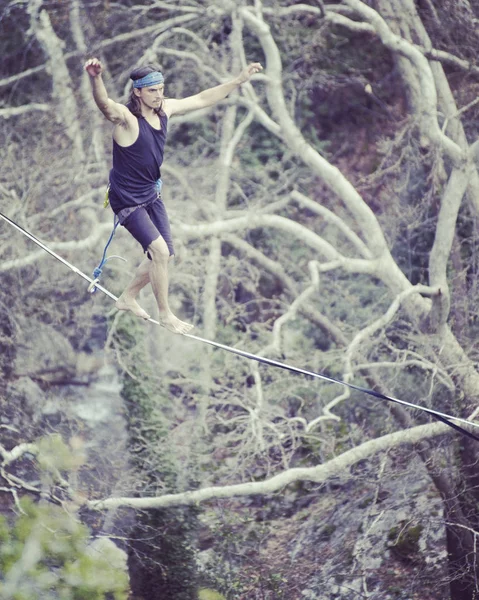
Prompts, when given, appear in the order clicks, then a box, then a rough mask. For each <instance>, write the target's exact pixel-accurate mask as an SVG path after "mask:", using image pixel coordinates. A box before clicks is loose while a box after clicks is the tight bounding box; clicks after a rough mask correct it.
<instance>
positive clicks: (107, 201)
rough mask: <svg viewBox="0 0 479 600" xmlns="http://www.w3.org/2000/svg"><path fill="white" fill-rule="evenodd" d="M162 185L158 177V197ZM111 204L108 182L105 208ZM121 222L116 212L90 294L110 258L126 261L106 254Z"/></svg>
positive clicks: (94, 289)
mask: <svg viewBox="0 0 479 600" xmlns="http://www.w3.org/2000/svg"><path fill="white" fill-rule="evenodd" d="M162 186H163V181H162V180H161V178H160V179H157V180H156V181H155V190H156V194H157V198H160V196H161V188H162ZM109 205H110V184H108V186H107V188H106V192H105V198H104V201H103V208H107V207H108V206H109ZM135 208H138V207H135ZM119 224H120V218H119V217H118V215H116V214H115V216H114V218H113V229H112V231H111V233H110V237H109V238H108V241H107V243H106V245H105V248H104V249H103V255H102V257H101V261H100V264H99V265H98V267H97V268H96V269H95V270H94V271H93V282H92V283H90V285H89V286H88V291H89V292H90V294H94V293H95V292H96V290H97V289H98V285H97V283H98V282H99V281H100V277H101V274H102V271H103V267H104V266H105V264H106V263H107V262H108V261H109V260H111V259H112V258H118V259H119V260H122V261H123V262H126V260H125V259H124V258H123V257H121V256H117V255H116V254H113V255H112V256H109V257H108V258H107V256H106V253H107V250H108V246H109V245H110V244H111V242H112V240H113V237H114V235H115V232H116V228H117V227H118V225H119Z"/></svg>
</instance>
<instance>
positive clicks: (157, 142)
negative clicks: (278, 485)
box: [85, 58, 263, 334]
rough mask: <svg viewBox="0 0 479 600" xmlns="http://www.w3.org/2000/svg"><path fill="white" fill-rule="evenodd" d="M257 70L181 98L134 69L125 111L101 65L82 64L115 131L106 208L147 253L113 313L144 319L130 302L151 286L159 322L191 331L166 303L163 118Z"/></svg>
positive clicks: (205, 102) (202, 103)
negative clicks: (113, 95) (106, 82)
mask: <svg viewBox="0 0 479 600" xmlns="http://www.w3.org/2000/svg"><path fill="white" fill-rule="evenodd" d="M262 68H263V67H262V66H261V64H260V63H251V64H249V65H248V66H247V67H246V68H245V69H244V70H243V71H242V72H241V73H240V74H239V75H238V77H236V78H235V79H232V80H231V81H229V82H227V83H223V84H221V85H218V86H216V87H213V88H210V89H207V90H204V91H203V92H200V93H199V94H196V95H194V96H189V97H187V98H182V99H175V98H165V97H164V79H163V75H162V73H161V72H160V71H157V70H156V69H155V68H153V67H149V66H148V67H143V68H139V69H135V70H134V71H133V72H132V73H131V74H130V79H132V80H133V89H132V92H131V94H130V102H129V103H128V104H127V105H126V106H125V105H123V104H119V103H117V102H114V101H113V100H111V99H110V98H109V97H108V94H107V91H106V88H105V85H104V83H103V80H102V71H103V68H102V64H101V62H100V61H99V60H98V59H97V58H92V59H90V60H88V61H87V62H86V63H85V70H86V71H87V73H88V75H89V76H90V82H91V85H92V91H93V97H94V99H95V102H96V105H97V106H98V108H99V109H100V110H101V112H102V113H103V114H104V115H105V117H106V118H107V119H108V120H109V121H111V122H112V123H113V124H114V126H115V127H114V129H113V168H112V170H111V171H110V185H109V200H110V205H111V207H112V209H113V211H114V212H115V213H116V214H117V215H118V218H119V220H120V223H121V225H123V226H124V227H125V228H126V229H127V230H128V231H129V232H130V233H131V234H132V235H133V237H134V238H135V239H136V240H137V241H138V242H139V243H140V244H141V245H142V247H143V250H144V251H145V252H146V253H147V258H146V259H145V260H143V262H142V263H141V264H140V266H139V267H138V269H137V271H136V274H135V276H134V278H133V280H132V281H131V282H130V284H129V285H128V286H127V288H126V289H125V291H124V292H123V293H122V294H121V296H120V297H119V298H118V301H117V303H116V307H117V308H118V309H119V310H129V311H131V312H132V313H133V314H135V315H137V316H138V317H141V318H143V319H149V315H148V314H147V313H146V311H145V310H143V308H141V306H140V305H139V304H138V303H137V301H136V298H137V296H138V293H139V292H140V290H141V289H142V288H143V287H145V286H146V285H147V284H148V283H151V287H152V289H153V293H154V295H155V298H156V302H157V304H158V309H159V312H160V323H161V324H162V325H163V326H164V327H166V328H167V329H169V330H170V331H173V332H174V333H180V334H184V333H187V332H188V331H190V330H191V329H192V327H193V326H192V325H190V324H189V323H185V322H183V321H180V319H178V318H177V317H176V316H175V315H174V314H173V313H172V312H171V310H170V307H169V304H168V260H169V259H170V258H171V256H173V255H174V249H173V244H172V240H171V234H170V225H169V222H168V216H167V214H166V210H165V207H164V205H163V201H162V199H161V195H160V192H159V189H161V179H160V166H161V164H162V162H163V151H164V146H165V141H166V133H167V125H168V119H169V118H170V117H171V116H172V115H175V114H184V113H187V112H190V111H193V110H198V109H201V108H206V107H208V106H212V105H214V104H216V103H217V102H220V101H221V100H223V99H224V98H226V96H228V94H229V93H230V92H232V91H233V90H234V89H236V88H237V87H238V86H239V85H241V84H242V83H245V82H246V81H248V80H249V79H250V78H251V76H252V75H254V74H255V73H258V72H259V71H261V70H262Z"/></svg>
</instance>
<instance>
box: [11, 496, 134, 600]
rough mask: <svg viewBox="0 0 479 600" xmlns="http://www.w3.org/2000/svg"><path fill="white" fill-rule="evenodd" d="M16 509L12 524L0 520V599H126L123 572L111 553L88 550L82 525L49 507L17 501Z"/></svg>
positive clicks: (48, 505)
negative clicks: (16, 513)
mask: <svg viewBox="0 0 479 600" xmlns="http://www.w3.org/2000/svg"><path fill="white" fill-rule="evenodd" d="M21 508H22V511H23V512H22V514H21V515H20V516H19V517H18V518H17V519H16V521H15V523H14V524H13V525H12V526H9V524H8V523H7V520H6V519H5V518H0V542H1V545H0V598H2V600H10V599H11V600H38V598H41V599H42V600H48V599H50V598H51V599H52V600H53V599H54V598H55V599H56V598H59V599H65V600H103V599H105V600H107V599H109V598H114V600H126V598H127V597H128V576H127V574H126V572H125V571H124V570H123V569H121V568H120V567H116V566H114V564H115V557H114V556H113V554H114V551H113V550H112V551H111V552H108V551H105V552H102V553H101V554H100V553H95V554H93V553H91V552H90V551H89V548H88V542H89V539H90V536H89V531H88V528H87V527H85V526H84V525H82V524H80V523H78V522H77V521H75V520H74V519H73V518H72V517H71V516H70V515H68V514H67V513H66V512H65V511H64V510H63V509H61V508H59V507H57V506H53V505H51V504H46V503H45V504H43V503H42V504H36V503H34V502H33V501H32V500H30V499H23V500H22V501H21ZM12 582H14V584H12ZM12 585H13V587H12Z"/></svg>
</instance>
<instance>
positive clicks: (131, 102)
mask: <svg viewBox="0 0 479 600" xmlns="http://www.w3.org/2000/svg"><path fill="white" fill-rule="evenodd" d="M159 70H160V69H159V68H157V67H154V66H152V65H146V66H145V67H137V68H136V69H133V71H132V72H131V73H130V79H131V80H132V81H136V80H137V79H142V78H143V77H146V75H148V73H153V71H159ZM126 106H127V107H128V108H129V109H130V112H131V113H132V114H134V115H135V117H136V118H137V119H143V118H144V117H143V115H142V114H141V103H140V99H139V98H138V96H137V95H136V94H135V92H134V88H131V92H130V97H129V98H128V102H127V104H126ZM155 113H156V114H157V115H158V116H160V115H163V100H162V101H161V104H160V106H159V107H158V108H155Z"/></svg>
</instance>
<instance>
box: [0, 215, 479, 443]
mask: <svg viewBox="0 0 479 600" xmlns="http://www.w3.org/2000/svg"><path fill="white" fill-rule="evenodd" d="M0 217H1V218H2V219H3V220H4V221H6V222H7V223H8V224H9V225H11V226H12V227H14V228H15V229H17V231H19V232H20V233H22V234H23V235H24V236H25V237H27V238H28V239H30V240H32V241H33V242H35V244H36V245H37V246H39V247H40V248H42V249H43V250H45V252H48V254H50V255H51V256H53V257H54V258H56V259H57V260H58V261H60V262H61V263H62V264H64V265H65V266H66V267H68V268H69V269H70V270H71V271H73V272H74V273H76V274H77V275H79V276H80V277H82V278H83V279H85V281H88V282H89V284H90V286H94V287H95V288H96V289H99V290H100V291H101V292H103V293H104V294H105V295H106V296H108V297H109V298H111V299H112V300H113V301H115V302H116V300H118V298H117V296H115V295H114V294H112V293H111V292H110V291H109V290H107V289H106V288H104V287H103V286H102V285H100V284H99V283H98V280H97V279H92V278H91V277H89V276H88V275H86V274H85V273H83V272H82V271H80V269H78V268H77V267H75V266H74V265H72V264H71V263H69V262H68V261H67V260H65V259H64V258H62V257H61V256H60V255H58V254H57V253H56V252H54V251H53V250H51V249H50V248H49V247H48V246H46V245H45V244H44V243H43V242H41V241H40V240H39V239H38V238H36V237H35V236H34V235H33V234H31V233H29V232H28V231H27V230H26V229H24V228H23V227H21V226H20V225H18V224H17V223H15V221H12V220H11V219H9V218H8V217H6V216H5V215H4V214H2V213H1V212H0ZM148 321H149V322H150V323H153V324H154V325H160V326H161V323H160V322H159V321H156V320H155V319H152V318H151V317H150V318H149V319H148ZM180 335H182V336H183V337H187V338H190V339H192V340H196V341H197V342H201V343H203V344H209V345H210V346H214V347H215V348H219V349H220V350H226V351H227V352H231V353H233V354H237V355H238V356H242V357H243V358H248V359H250V360H255V361H257V362H259V363H262V364H265V365H269V366H272V367H277V368H279V369H284V370H286V371H290V372H291V373H296V374H299V375H305V376H307V377H312V378H314V379H321V380H322V381H328V382H330V383H336V384H339V385H342V386H343V387H347V388H349V389H351V390H356V391H358V392H362V393H364V394H368V395H369V396H373V397H374V398H377V399H378V400H385V401H387V402H393V403H395V404H399V405H401V406H406V407H408V408H414V409H416V410H420V411H422V412H424V413H426V414H429V415H431V416H432V417H434V418H435V419H437V420H438V421H441V422H442V423H444V424H446V425H448V426H449V427H452V428H453V429H455V430H456V431H458V432H460V433H462V434H463V435H466V436H468V437H470V438H472V439H474V440H476V441H477V442H479V437H478V436H477V435H475V434H473V433H472V432H470V431H468V430H467V429H464V428H463V427H461V426H459V425H457V423H463V424H466V425H468V426H470V427H479V423H475V422H473V421H468V420H467V419H463V418H461V417H454V416H452V415H448V414H446V413H442V412H439V411H437V410H433V409H432V408H427V407H425V406H420V405H418V404H413V403H412V402H406V401H405V400H400V399H399V398H394V397H393V396H388V395H386V394H382V393H381V392H376V391H375V390H371V389H369V388H365V387H361V386H359V385H355V384H354V383H347V382H345V381H341V380H340V379H335V378H334V377H330V376H328V375H323V374H321V373H315V372H314V371H308V370H306V369H301V368H299V367H294V366H291V365H288V364H286V363H282V362H279V361H277V360H273V359H271V358H266V357H264V356H258V355H256V354H252V353H251V352H246V351H245V350H239V349H238V348H232V347H231V346H226V345H225V344H220V343H219V342H215V341H213V340H207V339H205V338H202V337H199V336H197V335H193V334H191V333H184V334H180Z"/></svg>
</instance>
